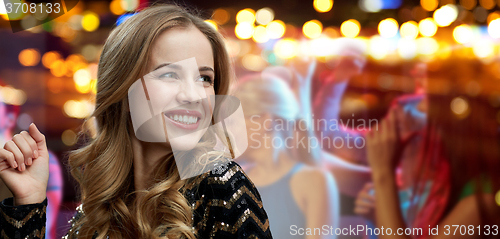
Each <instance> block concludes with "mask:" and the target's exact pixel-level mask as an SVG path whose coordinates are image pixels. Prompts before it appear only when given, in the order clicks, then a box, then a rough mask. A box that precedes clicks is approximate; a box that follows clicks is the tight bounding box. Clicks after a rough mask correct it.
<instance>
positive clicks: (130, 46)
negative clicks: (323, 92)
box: [69, 4, 233, 238]
mask: <svg viewBox="0 0 500 239" xmlns="http://www.w3.org/2000/svg"><path fill="white" fill-rule="evenodd" d="M188 26H195V27H196V28H197V29H199V30H200V31H201V32H202V33H203V34H204V35H205V36H206V37H207V39H208V40H209V42H210V44H211V46H212V52H213V55H214V64H215V65H214V67H215V69H214V70H215V79H214V87H215V94H220V95H224V94H227V92H228V89H229V84H230V80H231V79H232V75H233V72H232V69H231V66H230V61H229V57H228V54H227V52H226V49H225V47H224V42H223V38H222V36H221V35H220V34H219V33H218V32H217V31H216V30H214V29H213V28H212V27H210V26H209V25H208V24H206V23H205V22H204V21H203V20H202V19H201V18H199V17H197V16H194V15H193V14H191V13H189V12H188V11H187V10H186V9H184V8H181V7H178V6H175V5H165V4H157V5H154V6H151V7H149V8H147V9H144V10H142V11H141V12H139V13H137V14H136V15H134V16H132V17H131V18H130V19H127V20H126V21H125V22H123V23H122V24H121V25H119V26H117V27H116V28H115V29H113V31H112V32H111V34H110V35H109V37H108V39H107V40H106V43H105V44H104V47H103V50H102V53H101V57H100V60H99V66H98V81H97V94H96V107H95V111H94V113H93V115H92V116H93V117H94V118H95V120H96V122H97V132H96V134H95V137H93V139H91V140H90V142H89V143H88V144H87V145H86V146H84V147H82V148H80V149H78V150H75V151H73V152H71V153H70V156H69V166H70V169H71V174H72V175H73V177H74V178H75V179H76V180H77V181H78V182H79V184H80V190H81V192H80V193H81V201H82V210H83V212H84V215H85V216H84V217H81V218H80V219H79V220H77V221H76V222H75V224H74V226H73V229H78V232H77V231H76V230H72V231H70V232H69V236H70V238H72V237H73V238H74V237H78V238H92V236H94V233H97V234H98V238H106V236H109V238H156V237H159V236H160V235H162V233H164V232H166V235H165V236H167V237H168V238H171V237H185V238H195V235H194V233H195V232H194V231H192V210H191V207H190V206H189V205H188V203H187V200H186V198H185V197H184V195H183V190H182V188H183V187H184V185H185V184H186V183H187V182H186V180H181V179H180V177H179V172H178V171H177V169H176V166H175V160H174V159H173V157H169V159H167V160H164V161H163V162H162V163H161V165H160V166H159V167H158V168H157V169H156V172H155V174H154V179H155V184H154V185H153V186H152V187H151V188H150V189H149V190H148V191H147V193H146V195H145V196H144V197H138V198H136V197H135V193H134V184H133V170H132V169H133V152H132V143H131V137H132V134H133V127H132V123H131V118H130V112H129V111H128V98H127V96H128V90H129V87H130V86H131V85H132V84H133V83H134V82H135V81H136V80H137V79H139V78H140V77H141V76H143V75H144V74H146V73H148V72H146V71H147V67H148V66H149V61H150V59H149V57H150V55H151V47H152V44H153V43H154V41H155V39H157V38H158V37H159V36H160V34H161V33H162V32H164V31H166V30H168V29H171V28H174V27H176V28H177V27H188ZM137 200H140V201H139V202H138V201H137ZM136 205H139V206H137V207H136ZM162 236H163V235H162Z"/></svg>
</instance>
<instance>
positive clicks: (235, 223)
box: [0, 161, 272, 238]
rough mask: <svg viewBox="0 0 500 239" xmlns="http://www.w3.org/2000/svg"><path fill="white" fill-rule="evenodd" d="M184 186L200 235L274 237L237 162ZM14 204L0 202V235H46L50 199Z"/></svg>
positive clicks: (77, 217)
mask: <svg viewBox="0 0 500 239" xmlns="http://www.w3.org/2000/svg"><path fill="white" fill-rule="evenodd" d="M185 189H186V190H185V192H186V193H185V196H186V198H187V200H188V202H189V203H190V204H191V207H192V209H193V229H194V230H195V232H196V233H197V236H198V238H272V235H271V230H270V228H269V220H268V218H267V214H266V212H265V210H264V208H263V206H262V201H261V198H260V194H259V192H258V191H257V189H256V188H255V186H254V184H253V183H252V182H251V181H250V180H249V179H248V177H247V175H246V174H245V172H243V170H242V169H241V167H240V166H239V165H238V164H237V163H235V162H233V161H231V162H229V163H228V164H224V165H221V166H220V167H218V168H215V169H214V170H212V171H211V172H208V173H205V174H203V175H200V176H198V177H197V178H196V179H195V180H194V181H193V182H192V183H190V184H189V185H186V188H185ZM12 205H13V200H12V198H9V199H5V200H4V201H3V202H1V203H0V238H43V237H44V234H45V209H46V206H47V200H45V201H44V202H42V203H39V204H30V205H22V206H17V207H15V206H12ZM77 211H78V212H77V214H76V215H75V217H73V219H72V221H70V222H71V223H73V225H74V222H75V221H76V220H78V219H79V218H80V217H84V216H85V215H84V213H83V211H82V209H81V206H79V207H78V208H77ZM70 230H78V228H74V227H72V228H71V229H70ZM66 237H67V236H65V238H66Z"/></svg>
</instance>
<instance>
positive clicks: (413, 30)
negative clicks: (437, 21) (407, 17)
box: [399, 21, 419, 39]
mask: <svg viewBox="0 0 500 239" xmlns="http://www.w3.org/2000/svg"><path fill="white" fill-rule="evenodd" d="M418 32H419V30H418V24H417V23H416V22H415V21H409V22H405V23H403V24H402V25H401V29H400V30H399V33H400V34H401V37H403V38H406V39H416V38H417V37H418Z"/></svg>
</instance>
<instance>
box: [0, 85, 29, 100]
mask: <svg viewBox="0 0 500 239" xmlns="http://www.w3.org/2000/svg"><path fill="white" fill-rule="evenodd" d="M0 94H1V95H2V99H1V100H2V102H4V103H6V104H9V105H23V104H24V103H25V102H26V99H27V95H26V93H25V92H24V91H22V90H18V89H15V88H14V87H12V86H9V85H8V86H3V87H2V86H0Z"/></svg>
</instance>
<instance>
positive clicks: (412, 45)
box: [398, 38, 418, 60]
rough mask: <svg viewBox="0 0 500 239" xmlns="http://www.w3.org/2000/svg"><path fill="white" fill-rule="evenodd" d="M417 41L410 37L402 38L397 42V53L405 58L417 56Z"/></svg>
mask: <svg viewBox="0 0 500 239" xmlns="http://www.w3.org/2000/svg"><path fill="white" fill-rule="evenodd" d="M417 53H418V46H417V42H416V41H415V40H414V39H411V38H402V39H401V40H399V42H398V54H399V56H400V57H401V58H403V59H405V60H409V59H413V58H415V56H417Z"/></svg>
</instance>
